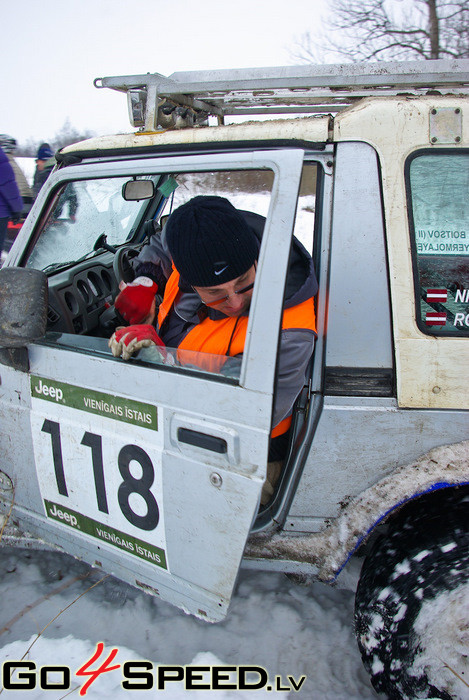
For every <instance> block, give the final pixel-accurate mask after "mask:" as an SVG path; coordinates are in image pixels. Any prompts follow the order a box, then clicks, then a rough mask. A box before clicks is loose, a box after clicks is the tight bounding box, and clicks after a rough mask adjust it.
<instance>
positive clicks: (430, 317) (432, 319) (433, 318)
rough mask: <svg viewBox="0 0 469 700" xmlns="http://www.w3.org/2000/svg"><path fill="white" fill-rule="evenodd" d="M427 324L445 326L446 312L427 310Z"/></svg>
mask: <svg viewBox="0 0 469 700" xmlns="http://www.w3.org/2000/svg"><path fill="white" fill-rule="evenodd" d="M425 324H426V325H427V326H445V325H446V314H445V313H444V312H440V313H439V312H437V311H427V313H426V314H425Z"/></svg>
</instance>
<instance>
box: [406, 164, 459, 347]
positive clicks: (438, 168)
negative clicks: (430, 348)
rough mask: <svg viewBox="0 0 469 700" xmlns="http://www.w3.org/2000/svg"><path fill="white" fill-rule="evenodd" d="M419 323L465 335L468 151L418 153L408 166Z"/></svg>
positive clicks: (436, 331) (443, 332)
mask: <svg viewBox="0 0 469 700" xmlns="http://www.w3.org/2000/svg"><path fill="white" fill-rule="evenodd" d="M406 182H407V187H408V199H409V204H410V206H409V217H410V229H411V236H412V247H413V256H414V274H415V293H416V309H417V323H418V325H419V328H420V329H421V330H422V331H423V332H424V333H427V334H431V335H450V336H468V335H469V152H467V151H446V152H444V151H438V152H435V151H432V152H428V151H421V152H419V153H417V154H414V155H413V156H412V157H411V158H410V159H409V161H408V162H407V166H406Z"/></svg>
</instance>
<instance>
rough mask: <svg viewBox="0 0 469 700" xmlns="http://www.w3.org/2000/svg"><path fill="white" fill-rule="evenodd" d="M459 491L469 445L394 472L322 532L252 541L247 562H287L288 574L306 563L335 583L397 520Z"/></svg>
mask: <svg viewBox="0 0 469 700" xmlns="http://www.w3.org/2000/svg"><path fill="white" fill-rule="evenodd" d="M457 487H459V488H460V487H469V440H466V441H464V442H459V443H456V444H450V445H443V446H439V447H435V448H433V449H432V450H430V451H429V452H427V453H425V454H423V455H421V456H420V457H419V458H418V459H417V460H415V461H414V462H412V463H410V464H407V465H403V466H400V467H398V468H397V469H395V470H393V471H392V472H390V473H389V474H388V475H387V476H386V477H384V478H383V479H380V481H378V482H376V483H375V484H373V486H371V487H370V488H368V489H366V490H365V491H363V492H362V493H360V494H359V495H358V496H356V497H354V498H352V499H351V500H350V501H349V502H348V503H347V505H346V506H344V508H343V510H342V511H341V513H340V515H339V516H338V517H337V518H335V519H334V521H332V522H331V523H330V524H329V525H328V526H327V527H326V528H325V529H324V530H322V531H321V532H315V533H311V534H308V535H305V536H295V537H292V536H291V533H290V532H286V531H285V532H279V533H275V534H273V535H271V534H268V535H263V534H258V535H253V536H252V537H251V538H250V540H249V542H248V545H247V547H246V550H245V556H247V557H248V558H253V559H255V558H258V559H276V560H279V559H280V560H285V570H288V566H289V562H290V563H291V562H307V563H308V564H312V565H314V566H315V567H317V573H316V575H317V577H318V578H319V579H320V580H322V581H324V582H327V583H334V582H335V580H336V579H337V578H338V576H339V575H340V573H341V572H342V570H343V569H344V568H345V567H346V565H347V563H348V562H349V560H350V559H351V558H352V556H353V555H354V554H356V552H357V550H358V549H359V548H360V547H361V546H362V545H363V544H364V543H365V542H366V541H367V540H368V539H369V537H370V536H372V535H373V534H374V533H376V531H377V529H378V528H380V527H381V526H383V525H384V524H385V523H387V522H389V521H390V519H391V518H392V517H393V515H394V514H397V512H400V511H401V510H402V509H403V508H410V507H412V505H415V504H416V503H417V502H420V500H421V499H422V498H425V497H426V496H427V495H428V494H431V493H435V492H439V493H441V494H442V496H444V494H445V492H446V493H448V494H449V492H450V491H452V490H453V489H455V488H457ZM448 490H449V491H448Z"/></svg>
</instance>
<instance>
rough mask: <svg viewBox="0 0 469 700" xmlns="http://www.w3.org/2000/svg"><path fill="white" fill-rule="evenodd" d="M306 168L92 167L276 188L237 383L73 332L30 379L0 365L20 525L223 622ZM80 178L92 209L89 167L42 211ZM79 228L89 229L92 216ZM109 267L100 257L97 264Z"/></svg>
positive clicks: (268, 403)
mask: <svg viewBox="0 0 469 700" xmlns="http://www.w3.org/2000/svg"><path fill="white" fill-rule="evenodd" d="M303 155H304V154H303V151H301V150H299V149H295V150H293V149H292V150H284V151H281V150H276V151H260V152H258V153H236V154H207V155H189V156H177V157H170V158H167V157H160V158H155V157H154V156H152V157H148V158H141V159H139V160H134V161H130V160H120V161H119V160H114V161H110V162H102V163H99V164H95V166H94V168H93V176H92V177H93V178H94V179H95V180H96V181H99V180H101V182H102V183H104V182H105V181H106V182H107V181H109V180H112V179H113V178H129V177H133V176H154V175H158V174H164V173H166V174H167V173H171V174H172V176H173V177H176V178H177V174H178V173H184V172H191V173H199V172H200V173H204V172H208V171H210V172H216V171H223V172H225V173H226V172H227V171H228V172H235V171H236V172H241V171H243V172H247V171H250V170H256V171H266V170H267V171H269V172H270V173H271V174H272V187H271V192H270V197H269V204H268V208H267V212H266V213H267V221H266V225H265V230H264V237H263V242H262V247H261V252H260V258H259V265H258V271H257V276H256V284H255V288H254V293H253V298H252V304H251V311H250V318H249V326H248V333H247V339H246V346H245V352H244V356H243V359H242V362H241V361H240V363H239V367H238V368H236V366H235V364H234V365H233V367H232V368H231V370H230V371H229V372H226V371H223V370H222V371H216V372H213V371H211V372H209V371H207V370H206V369H205V368H204V365H203V363H202V364H199V363H198V362H197V358H192V359H191V360H190V361H187V362H184V361H182V362H181V361H180V358H179V359H178V358H177V357H176V355H174V357H175V358H176V359H175V362H174V364H171V363H168V362H163V361H162V360H161V359H160V358H156V359H155V358H154V357H153V356H152V351H151V349H148V350H147V351H145V352H142V353H141V354H140V355H139V357H138V358H137V359H132V360H131V361H129V362H124V361H123V360H121V359H117V358H114V357H112V355H111V353H110V350H109V349H108V346H107V339H106V338H104V337H95V336H93V335H92V334H91V333H89V334H86V335H84V334H80V333H73V332H70V333H64V332H61V333H57V332H48V333H47V334H46V336H45V337H44V339H41V340H40V341H38V342H35V343H33V344H31V345H29V346H28V353H29V373H28V372H27V371H26V370H23V371H21V370H20V369H18V367H17V368H15V369H13V368H12V367H8V366H6V365H0V370H1V374H2V390H3V396H2V398H1V399H0V421H1V422H2V425H3V426H4V427H5V429H4V431H2V445H1V447H2V453H3V455H4V457H3V464H2V466H1V468H2V469H4V470H5V471H6V472H7V473H8V474H9V476H10V477H11V478H12V480H13V482H14V485H15V489H16V494H15V503H16V505H15V517H16V518H17V520H18V521H19V522H20V524H21V526H22V527H23V528H24V529H26V530H28V531H29V532H31V533H33V534H34V535H36V536H38V537H41V538H43V539H44V540H45V541H46V542H49V543H53V544H55V545H58V546H59V547H61V548H63V550H64V551H66V552H68V553H70V554H72V555H74V556H78V557H80V558H82V559H83V560H85V561H87V562H88V563H89V564H91V565H92V566H98V567H102V568H103V569H104V570H106V571H109V572H111V573H112V574H114V575H115V576H117V577H119V578H121V579H123V580H125V581H128V582H129V583H131V584H133V585H136V586H138V587H140V588H142V589H143V590H146V591H148V592H150V593H153V594H155V595H159V596H160V597H161V598H162V599H164V600H167V601H169V602H170V603H173V604H175V605H177V606H179V607H181V608H183V609H184V610H185V611H187V612H189V613H192V614H195V615H197V616H200V617H203V618H204V619H207V620H211V621H217V620H220V619H222V618H223V617H224V616H225V614H226V612H227V608H228V605H229V602H230V597H231V594H232V590H233V586H234V584H235V581H236V577H237V573H238V569H239V565H240V560H241V558H242V555H243V550H244V546H245V543H246V539H247V537H248V535H249V531H250V527H251V524H252V522H253V519H254V518H255V515H256V513H257V509H258V506H259V499H260V493H261V488H262V484H263V482H264V480H265V473H266V465H267V454H268V444H269V434H270V430H271V415H272V401H273V386H274V373H275V367H276V357H277V344H278V337H279V325H280V317H281V308H282V301H283V293H284V285H285V276H286V271H287V265H288V257H289V249H290V240H291V232H292V228H293V224H294V217H295V209H296V202H297V194H298V188H299V182H300V177H301V170H302V164H303ZM70 178H73V183H74V185H75V190H76V192H78V200H80V197H79V195H80V192H81V189H80V183H82V185H83V183H86V182H88V181H89V178H90V174H89V168H87V167H86V166H85V165H80V164H78V165H73V166H71V167H67V168H64V170H63V172H58V173H56V174H54V175H53V176H52V177H51V178H50V181H48V183H47V185H46V189H45V191H44V194H41V200H40V202H42V203H43V206H44V211H47V206H48V201H49V200H50V198H51V196H52V193H53V192H54V188H55V191H56V190H57V187H58V186H60V183H61V182H62V181H68V182H70V181H71V180H70ZM88 189H89V188H88ZM101 189H103V188H101ZM95 190H96V188H95ZM98 190H99V188H98ZM93 191H94V190H93ZM96 191H97V190H96ZM210 193H211V194H216V192H210ZM207 194H209V192H207ZM234 203H235V206H237V203H236V202H234ZM38 206H39V205H38ZM84 206H85V202H84V201H83V207H84ZM244 208H247V207H244ZM73 225H74V226H75V227H79V226H80V201H78V209H77V213H76V221H75V222H74V224H73ZM77 231H78V232H79V229H74V235H78V234H77V233H76V232H77ZM36 234H37V232H35V231H31V230H30V228H28V223H27V224H26V225H25V227H24V228H23V231H22V233H21V236H22V241H23V247H22V248H21V244H17V246H16V248H15V249H14V251H13V256H12V257H10V259H9V261H8V264H9V265H15V264H16V265H18V264H21V265H23V266H24V265H26V266H28V260H27V259H25V256H24V254H23V253H22V250H24V249H26V244H25V242H26V241H27V240H32V239H33V235H36ZM44 236H45V234H41V235H40V236H39V238H37V243H36V246H37V245H39V243H40V241H41V240H42V239H43V237H44ZM50 248H51V247H50ZM52 249H53V246H52ZM29 250H30V252H29V255H31V249H29ZM70 252H72V253H73V251H70ZM15 254H16V257H15ZM103 255H108V256H109V253H103ZM98 264H99V257H98V258H96V257H94V258H93V265H95V266H96V265H98ZM86 265H87V263H86V262H85V263H83V262H81V263H80V265H79V266H77V268H76V270H77V272H76V273H75V268H74V267H73V265H72V266H70V267H68V269H67V272H66V273H60V274H61V275H62V276H61V278H60V279H61V280H62V281H61V285H62V287H61V290H62V291H60V289H58V286H57V285H56V287H57V288H56V292H57V294H58V293H59V292H60V293H62V292H63V295H66V292H67V291H68V292H70V293H74V291H75V290H76V288H77V286H76V280H75V279H74V275H75V274H77V275H79V276H80V279H82V278H83V275H85V274H88V273H87V268H86ZM78 270H79V272H78ZM54 275H55V272H52V273H51V274H50V277H49V286H50V288H51V287H52V286H53V285H54V279H56V278H55V277H54ZM64 275H65V277H64ZM66 298H68V300H69V302H70V303H69V308H70V306H73V304H72V301H71V298H70V297H66V296H64V299H66ZM64 308H65V306H64ZM55 311H57V309H55ZM18 397H19V398H18ZM8 431H10V434H11V435H12V436H14V437H13V438H12V439H9V438H8V439H7V437H8ZM33 465H34V467H35V468H34V467H33Z"/></svg>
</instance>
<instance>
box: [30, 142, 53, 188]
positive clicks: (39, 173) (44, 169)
mask: <svg viewBox="0 0 469 700" xmlns="http://www.w3.org/2000/svg"><path fill="white" fill-rule="evenodd" d="M55 162H56V161H55V157H54V153H53V151H52V149H51V147H50V146H49V144H48V143H41V145H40V146H39V148H38V151H37V155H36V170H35V171H34V181H33V192H34V197H35V198H36V197H37V196H38V194H39V192H40V190H41V187H42V186H43V184H44V183H45V181H46V180H47V178H48V177H49V175H50V174H51V172H52V170H53V169H54V166H55Z"/></svg>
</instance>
